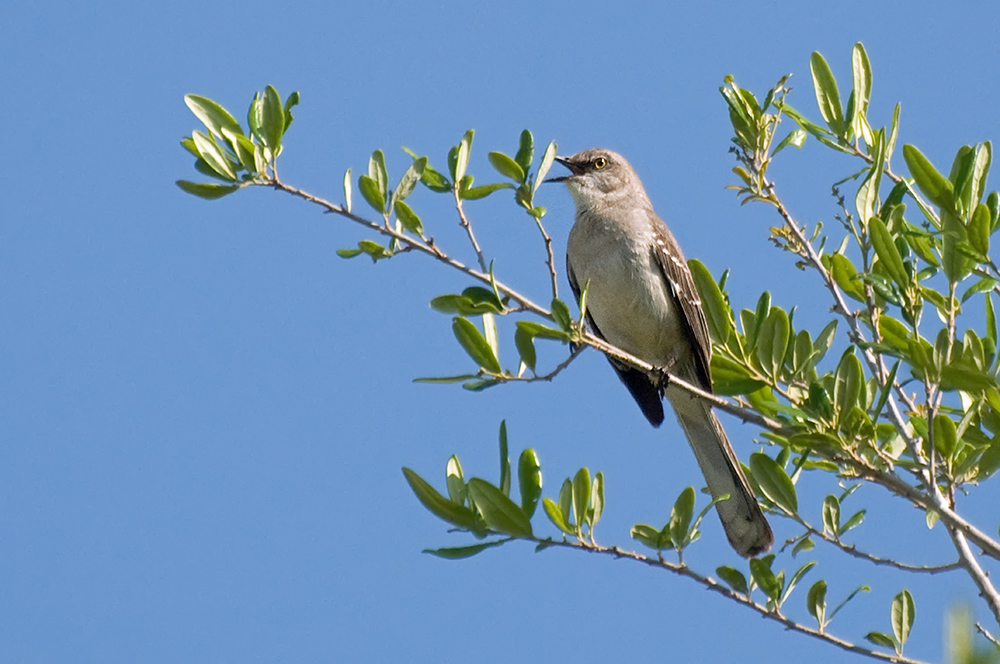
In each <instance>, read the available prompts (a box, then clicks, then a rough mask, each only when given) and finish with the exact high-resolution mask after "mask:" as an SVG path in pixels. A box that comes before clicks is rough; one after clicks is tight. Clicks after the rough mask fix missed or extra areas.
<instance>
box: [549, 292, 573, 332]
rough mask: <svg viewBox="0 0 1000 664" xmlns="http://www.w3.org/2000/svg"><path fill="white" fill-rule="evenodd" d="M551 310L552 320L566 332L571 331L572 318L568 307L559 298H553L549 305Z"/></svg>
mask: <svg viewBox="0 0 1000 664" xmlns="http://www.w3.org/2000/svg"><path fill="white" fill-rule="evenodd" d="M549 307H550V309H551V310H552V319H553V320H555V322H556V324H557V325H558V326H559V327H561V328H562V329H563V330H565V331H566V332H569V331H570V330H572V329H573V317H572V315H570V312H569V306H568V305H567V304H566V303H565V302H563V301H562V300H560V299H559V298H553V299H552V304H551V305H549Z"/></svg>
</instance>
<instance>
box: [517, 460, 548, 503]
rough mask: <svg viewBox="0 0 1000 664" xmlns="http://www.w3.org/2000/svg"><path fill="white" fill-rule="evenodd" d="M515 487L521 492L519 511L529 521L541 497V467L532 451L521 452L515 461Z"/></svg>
mask: <svg viewBox="0 0 1000 664" xmlns="http://www.w3.org/2000/svg"><path fill="white" fill-rule="evenodd" d="M517 486H518V487H519V488H520V490H521V510H522V511H523V512H524V513H525V514H527V515H528V518H529V519H530V518H531V517H532V516H534V514H535V509H536V508H537V507H538V501H539V499H540V498H541V497H542V466H541V464H540V463H539V462H538V454H536V453H535V450H533V449H530V448H529V449H526V450H524V451H523V452H521V456H520V457H519V458H518V460H517Z"/></svg>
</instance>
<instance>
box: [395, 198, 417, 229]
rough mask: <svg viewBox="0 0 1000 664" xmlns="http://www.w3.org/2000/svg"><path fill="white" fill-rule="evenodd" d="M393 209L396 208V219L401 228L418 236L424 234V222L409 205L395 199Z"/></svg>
mask: <svg viewBox="0 0 1000 664" xmlns="http://www.w3.org/2000/svg"><path fill="white" fill-rule="evenodd" d="M393 209H395V210H396V219H398V220H399V223H401V224H402V225H403V228H405V229H406V230H408V231H410V232H411V233H415V234H417V235H419V236H420V237H423V236H424V224H423V222H422V221H420V217H419V216H417V213H416V212H414V211H413V210H412V209H411V208H410V206H409V205H407V204H406V203H404V202H403V201H396V205H395V206H394V208H393Z"/></svg>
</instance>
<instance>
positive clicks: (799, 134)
mask: <svg viewBox="0 0 1000 664" xmlns="http://www.w3.org/2000/svg"><path fill="white" fill-rule="evenodd" d="M808 135H809V134H807V133H806V130H805V129H793V130H792V131H790V132H788V135H787V136H785V137H784V138H783V139H781V142H780V143H778V147H776V148H774V151H773V152H772V153H771V154H772V155H776V154H778V153H779V152H781V151H782V150H784V149H785V148H787V147H788V146H792V147H793V148H801V147H802V146H803V144H805V142H806V136H808Z"/></svg>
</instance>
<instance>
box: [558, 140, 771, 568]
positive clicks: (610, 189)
mask: <svg viewBox="0 0 1000 664" xmlns="http://www.w3.org/2000/svg"><path fill="white" fill-rule="evenodd" d="M556 161H558V162H559V163H561V164H563V165H564V166H566V167H567V168H568V169H569V170H570V175H566V176H563V177H556V178H551V179H550V180H549V181H550V182H563V183H565V184H566V188H567V189H568V190H569V193H570V195H571V196H572V197H573V201H574V202H575V203H576V221H575V223H574V224H573V229H572V230H571V231H570V233H569V241H568V244H567V250H566V266H567V273H568V274H569V283H570V286H571V287H572V288H573V293H574V294H575V295H576V297H577V299H578V300H579V298H580V290H581V287H583V286H584V285H585V284H588V283H589V286H588V287H587V318H588V322H589V324H590V327H591V329H592V330H593V332H594V334H596V335H597V336H599V337H601V338H603V339H605V340H606V341H608V343H610V344H612V345H613V346H616V347H618V348H620V349H622V350H623V351H625V352H627V353H629V354H630V355H634V356H635V357H638V358H640V359H642V360H644V361H646V362H649V363H650V364H652V365H653V366H656V367H662V368H664V369H667V370H668V371H670V372H671V373H672V374H674V375H676V376H678V377H679V378H681V379H683V380H685V381H687V382H689V383H691V384H693V385H697V386H698V387H700V388H702V389H703V390H706V391H711V389H712V378H711V374H710V373H709V366H710V364H711V359H712V342H711V339H710V338H709V335H708V326H707V324H706V322H705V314H704V312H703V311H702V309H701V300H700V299H699V296H698V291H697V289H695V286H694V281H693V280H692V278H691V271H690V270H689V269H688V266H687V262H686V261H685V260H684V255H683V254H682V253H681V249H680V247H679V246H678V244H677V240H675V239H674V236H673V235H671V233H670V231H669V230H668V229H667V226H666V225H665V224H664V223H663V221H662V220H661V219H660V218H659V217H658V216H657V215H656V213H655V212H654V211H653V205H652V204H651V203H650V202H649V197H648V196H647V195H646V190H645V189H644V188H643V186H642V182H641V181H640V180H639V176H637V175H636V174H635V171H634V170H632V166H630V165H629V163H628V162H627V161H625V159H624V158H623V157H622V156H621V155H619V154H617V153H615V152H612V151H610V150H601V149H591V150H584V151H583V152H579V153H577V154H575V155H573V156H572V157H556ZM608 359H609V360H610V361H611V366H612V367H614V369H615V371H616V372H618V377H619V378H620V379H621V381H622V382H623V383H624V384H625V387H627V388H628V390H629V392H631V394H632V397H633V398H634V399H635V401H636V403H638V404H639V408H641V409H642V412H643V414H644V415H645V416H646V419H648V420H649V422H650V423H651V424H652V425H653V426H655V427H658V426H660V424H662V422H663V403H662V401H661V399H662V396H666V397H667V400H668V401H670V405H671V406H672V407H673V409H674V413H675V414H676V415H677V421H678V422H679V423H680V425H681V428H682V429H683V430H684V433H685V435H686V436H687V439H688V442H689V443H690V444H691V449H693V450H694V454H695V457H696V458H697V459H698V465H699V466H700V467H701V472H702V474H703V475H704V476H705V482H706V483H707V484H708V490H709V492H710V493H711V494H712V496H713V497H718V496H721V495H723V494H729V499H728V500H724V501H722V502H720V503H718V504H717V505H716V510H717V511H718V513H719V518H720V519H721V520H722V526H723V528H724V529H725V531H726V537H728V538H729V543H730V544H732V546H733V548H734V549H736V552H737V553H739V554H740V555H741V556H745V557H750V556H756V555H758V554H761V553H763V552H765V551H767V550H768V549H769V548H770V547H771V544H772V543H773V542H774V536H773V535H772V534H771V528H770V526H769V525H768V523H767V519H766V518H765V517H764V514H763V513H762V512H761V510H760V506H759V505H758V504H757V499H756V498H755V497H754V494H753V491H752V490H751V489H750V484H749V483H748V482H747V478H746V475H744V474H743V469H742V468H741V466H740V462H739V460H738V459H737V458H736V453H735V452H733V448H732V445H730V444H729V439H728V438H726V432H725V431H723V429H722V425H721V424H720V423H719V420H718V418H717V417H716V416H715V413H713V412H712V409H711V407H710V406H709V405H708V404H707V403H705V402H704V401H703V400H700V399H698V398H697V397H693V396H691V395H690V394H689V393H687V392H685V391H683V390H682V389H681V388H680V387H677V386H675V385H669V384H668V385H667V386H666V388H665V390H661V388H659V387H658V386H657V385H655V384H654V383H653V381H652V380H650V378H649V376H648V375H647V374H646V373H644V372H642V371H638V370H636V369H632V368H630V367H627V366H625V365H623V364H621V363H619V362H616V361H615V360H613V359H611V358H608Z"/></svg>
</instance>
